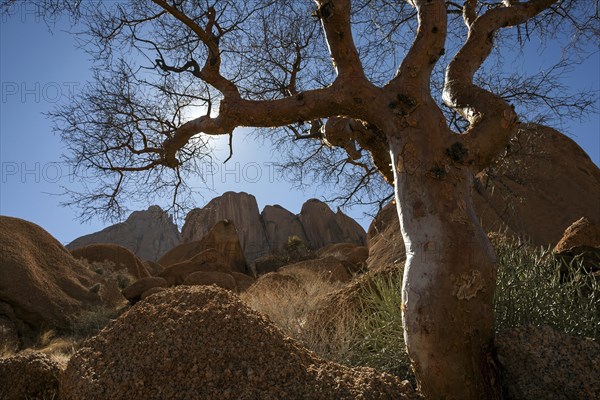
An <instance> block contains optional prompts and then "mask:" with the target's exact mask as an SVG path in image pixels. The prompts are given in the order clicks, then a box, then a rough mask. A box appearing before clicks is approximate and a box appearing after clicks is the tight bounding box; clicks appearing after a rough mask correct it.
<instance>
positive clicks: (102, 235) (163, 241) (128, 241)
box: [67, 206, 180, 261]
mask: <svg viewBox="0 0 600 400" xmlns="http://www.w3.org/2000/svg"><path fill="white" fill-rule="evenodd" d="M95 243H112V244H118V245H121V246H123V247H126V248H127V249H129V250H130V251H132V252H133V253H134V254H136V255H137V256H138V257H140V258H141V259H144V260H152V261H156V260H158V259H159V258H160V257H161V256H162V255H163V254H164V253H166V252H167V251H168V250H169V249H171V248H173V247H174V246H177V245H178V244H179V243H180V236H179V230H178V229H177V225H175V223H174V222H173V218H172V217H171V216H170V215H168V214H167V213H166V212H165V211H163V210H162V209H161V208H160V207H159V206H150V207H148V209H147V210H145V211H134V212H132V213H131V215H130V216H129V217H128V218H127V220H125V221H124V222H122V223H119V224H115V225H111V226H109V227H107V228H105V229H103V230H101V231H99V232H95V233H92V234H89V235H85V236H81V237H79V238H77V239H75V240H73V241H72V242H71V243H69V244H68V245H67V248H68V249H70V250H72V249H75V248H77V247H82V246H86V245H89V244H95Z"/></svg>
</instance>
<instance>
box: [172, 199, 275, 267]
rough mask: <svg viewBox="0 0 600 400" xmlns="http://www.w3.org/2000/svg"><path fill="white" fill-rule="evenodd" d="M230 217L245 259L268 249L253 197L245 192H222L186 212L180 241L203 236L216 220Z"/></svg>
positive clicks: (260, 254)
mask: <svg viewBox="0 0 600 400" xmlns="http://www.w3.org/2000/svg"><path fill="white" fill-rule="evenodd" d="M222 220H229V221H232V222H233V223H234V224H235V226H236V227H237V231H238V237H239V239H240V244H241V245H242V249H243V250H244V254H245V256H246V259H247V260H248V261H251V260H255V259H257V258H258V257H260V256H263V255H266V254H268V253H269V251H270V248H269V244H268V242H267V238H266V236H265V231H264V228H263V224H262V221H261V218H260V214H259V211H258V203H257V202H256V198H255V197H254V196H253V195H251V194H248V193H244V192H241V193H235V192H225V193H223V195H222V196H219V197H215V198H214V199H212V200H211V201H209V202H208V204H206V206H204V207H203V208H196V209H194V210H192V211H190V212H189V214H188V215H187V216H186V218H185V223H184V225H183V229H182V231H181V235H182V239H183V242H192V241H196V240H200V239H202V238H203V237H204V236H205V235H206V234H207V233H208V231H209V230H210V229H212V227H213V226H215V224H216V223H217V222H219V221H222Z"/></svg>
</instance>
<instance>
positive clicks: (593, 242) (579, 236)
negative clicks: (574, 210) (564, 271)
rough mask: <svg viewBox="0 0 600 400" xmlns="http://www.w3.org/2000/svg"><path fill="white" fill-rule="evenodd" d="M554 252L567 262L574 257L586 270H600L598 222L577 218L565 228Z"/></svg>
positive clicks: (599, 232) (599, 226)
mask: <svg viewBox="0 0 600 400" xmlns="http://www.w3.org/2000/svg"><path fill="white" fill-rule="evenodd" d="M554 254H555V256H556V257H559V258H560V259H562V260H563V261H564V262H565V263H567V264H569V263H571V261H572V260H573V259H575V258H576V259H578V260H581V263H582V265H583V267H584V268H586V269H587V270H589V271H597V270H600V224H596V223H593V222H590V221H589V220H588V219H587V218H580V219H578V220H577V221H575V222H574V223H573V224H571V225H570V226H569V227H568V228H567V229H566V230H565V233H564V234H563V237H562V239H561V240H560V242H558V244H557V245H556V246H555V247H554Z"/></svg>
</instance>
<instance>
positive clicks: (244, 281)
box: [231, 272, 254, 293]
mask: <svg viewBox="0 0 600 400" xmlns="http://www.w3.org/2000/svg"><path fill="white" fill-rule="evenodd" d="M231 276H233V279H235V286H236V287H237V290H238V292H239V293H242V292H245V291H246V290H248V288H249V287H250V286H252V285H253V284H254V278H253V277H251V276H249V275H246V274H242V273H240V272H232V273H231Z"/></svg>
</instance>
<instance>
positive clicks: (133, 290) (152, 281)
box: [121, 276, 169, 304]
mask: <svg viewBox="0 0 600 400" xmlns="http://www.w3.org/2000/svg"><path fill="white" fill-rule="evenodd" d="M168 286H169V283H168V282H167V281H166V280H165V279H164V278H161V277H157V276H149V277H146V278H142V279H138V280H137V281H136V282H134V283H133V284H132V285H130V286H128V287H126V288H125V289H123V290H122V291H121V293H122V294H123V297H125V298H126V299H127V300H129V302H130V303H132V304H135V303H137V302H138V301H140V300H141V298H142V294H143V293H145V292H147V291H148V290H150V289H152V288H155V287H163V288H164V287H168Z"/></svg>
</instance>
